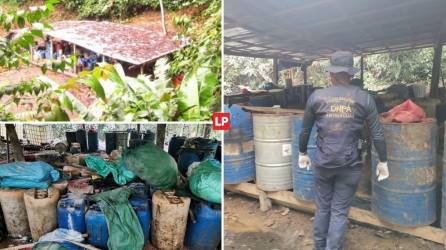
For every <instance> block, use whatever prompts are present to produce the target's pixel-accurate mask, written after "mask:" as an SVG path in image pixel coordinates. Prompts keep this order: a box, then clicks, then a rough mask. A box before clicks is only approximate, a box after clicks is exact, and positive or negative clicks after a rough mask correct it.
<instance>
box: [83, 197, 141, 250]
mask: <svg viewBox="0 0 446 250" xmlns="http://www.w3.org/2000/svg"><path fill="white" fill-rule="evenodd" d="M131 193H132V191H131V190H130V189H128V188H117V189H113V190H111V191H107V192H103V193H99V194H96V195H93V196H92V197H91V198H92V200H93V201H96V202H97V203H98V204H99V207H100V208H101V210H102V212H104V215H105V219H106V220H107V228H108V234H109V238H108V242H107V246H108V249H110V250H114V249H116V250H118V249H135V250H138V249H142V248H143V247H144V234H143V231H142V228H141V225H140V224H139V221H138V217H137V215H136V213H135V211H134V210H133V208H132V206H131V205H130V203H129V201H128V199H129V197H130V194H131Z"/></svg>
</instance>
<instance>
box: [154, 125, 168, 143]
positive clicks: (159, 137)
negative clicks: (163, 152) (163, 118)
mask: <svg viewBox="0 0 446 250" xmlns="http://www.w3.org/2000/svg"><path fill="white" fill-rule="evenodd" d="M166 126H167V125H166V124H165V123H164V124H157V125H156V145H158V147H160V148H162V149H164V140H165V139H166Z"/></svg>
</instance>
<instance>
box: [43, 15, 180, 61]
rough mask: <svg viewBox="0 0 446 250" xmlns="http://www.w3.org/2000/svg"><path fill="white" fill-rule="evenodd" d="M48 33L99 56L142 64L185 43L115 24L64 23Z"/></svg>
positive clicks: (140, 28) (137, 28)
mask: <svg viewBox="0 0 446 250" xmlns="http://www.w3.org/2000/svg"><path fill="white" fill-rule="evenodd" d="M51 25H52V26H53V29H52V30H48V31H46V32H45V34H47V35H49V36H51V37H54V38H56V39H60V40H64V41H67V42H70V43H73V44H76V45H78V46H81V47H84V48H86V49H89V50H91V51H94V52H96V53H98V54H101V55H105V56H109V57H111V58H114V59H117V60H121V61H125V62H128V63H131V64H135V65H139V64H143V63H146V62H150V61H153V60H155V59H157V58H160V57H162V56H165V55H167V54H170V53H172V52H173V51H175V50H178V49H180V48H182V47H183V46H184V43H182V42H179V41H174V39H173V37H170V38H169V37H167V36H164V35H163V34H161V33H158V32H155V31H151V30H148V29H144V28H142V27H135V26H129V25H123V24H117V23H112V22H95V21H61V22H57V23H53V24H51Z"/></svg>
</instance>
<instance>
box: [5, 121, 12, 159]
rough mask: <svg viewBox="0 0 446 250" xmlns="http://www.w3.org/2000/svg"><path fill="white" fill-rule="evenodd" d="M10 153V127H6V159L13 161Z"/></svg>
mask: <svg viewBox="0 0 446 250" xmlns="http://www.w3.org/2000/svg"><path fill="white" fill-rule="evenodd" d="M5 126H6V125H5ZM10 153H11V149H10V147H9V133H8V128H6V160H7V161H8V163H10V162H11V156H10Z"/></svg>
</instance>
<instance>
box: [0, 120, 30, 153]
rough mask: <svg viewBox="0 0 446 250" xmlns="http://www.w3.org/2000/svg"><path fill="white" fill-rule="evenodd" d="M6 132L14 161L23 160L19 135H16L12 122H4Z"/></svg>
mask: <svg viewBox="0 0 446 250" xmlns="http://www.w3.org/2000/svg"><path fill="white" fill-rule="evenodd" d="M5 126H6V133H7V135H8V136H7V137H9V139H10V141H11V146H12V149H13V150H14V152H13V153H14V160H15V161H24V160H25V156H24V155H23V148H22V145H21V144H20V140H19V137H18V136H17V132H16V131H15V125H14V124H6V125H5Z"/></svg>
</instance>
